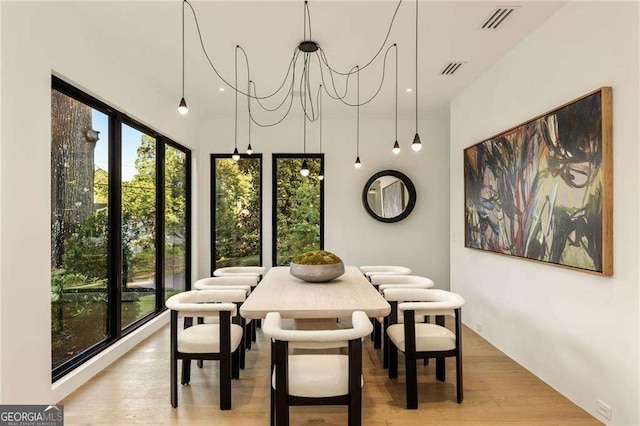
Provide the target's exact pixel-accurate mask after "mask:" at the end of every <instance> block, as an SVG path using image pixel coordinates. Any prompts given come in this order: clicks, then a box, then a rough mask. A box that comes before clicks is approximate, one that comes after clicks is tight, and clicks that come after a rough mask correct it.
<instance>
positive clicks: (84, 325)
mask: <svg viewBox="0 0 640 426" xmlns="http://www.w3.org/2000/svg"><path fill="white" fill-rule="evenodd" d="M190 156H191V153H190V151H189V150H188V149H186V148H184V147H182V146H180V145H178V144H176V143H175V142H173V141H171V140H170V139H168V138H167V137H165V136H163V135H161V134H159V133H157V132H155V131H153V130H152V129H149V128H147V127H146V126H144V125H142V124H140V123H137V122H135V121H134V120H132V119H130V118H128V117H127V116H126V115H124V114H122V113H120V112H118V111H117V110H115V109H114V108H112V107H110V106H108V105H107V104H105V103H103V102H101V101H99V100H97V99H95V98H93V97H91V96H89V95H87V94H86V93H84V92H82V91H80V90H78V89H76V88H74V87H73V86H71V85H69V84H68V83H65V82H64V81H62V80H60V79H58V78H56V77H53V78H52V92H51V342H52V343H51V355H52V376H53V378H54V380H55V379H57V378H59V377H61V376H62V375H64V374H66V373H67V372H69V371H71V370H72V369H73V368H75V367H76V366H77V365H79V364H80V363H82V362H84V361H86V360H87V359H89V358H90V357H91V356H93V355H95V354H96V353H98V352H99V351H101V350H102V349H104V348H105V347H107V346H108V345H109V344H111V343H113V342H114V341H116V340H118V339H119V338H120V337H121V336H122V335H123V334H126V333H128V332H129V331H131V330H133V329H135V328H136V327H137V326H138V325H140V324H142V323H143V322H144V321H145V320H147V319H150V318H152V317H153V316H155V314H157V313H159V312H160V311H162V310H163V309H164V300H165V295H169V294H173V293H175V292H176V291H180V290H184V289H187V288H189V282H190V252H189V247H190V220H189V217H190V198H191V192H190V191H191V189H190V187H191V185H190V177H189V175H190V173H191V169H190V162H191V157H190Z"/></svg>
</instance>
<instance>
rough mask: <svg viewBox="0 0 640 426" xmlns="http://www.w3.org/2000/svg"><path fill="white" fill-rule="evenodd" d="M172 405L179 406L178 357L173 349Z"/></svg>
mask: <svg viewBox="0 0 640 426" xmlns="http://www.w3.org/2000/svg"><path fill="white" fill-rule="evenodd" d="M170 368H171V406H172V407H173V408H177V407H178V357H177V356H176V353H175V351H174V350H173V349H172V350H171V367H170Z"/></svg>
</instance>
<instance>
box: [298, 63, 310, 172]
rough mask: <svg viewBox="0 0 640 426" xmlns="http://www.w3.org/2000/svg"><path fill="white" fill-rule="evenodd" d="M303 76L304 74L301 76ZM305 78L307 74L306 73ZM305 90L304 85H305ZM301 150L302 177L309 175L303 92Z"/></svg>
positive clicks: (305, 107)
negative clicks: (302, 154)
mask: <svg viewBox="0 0 640 426" xmlns="http://www.w3.org/2000/svg"><path fill="white" fill-rule="evenodd" d="M305 56H306V57H305V61H307V60H308V58H309V54H308V53H307V54H305ZM302 77H303V78H304V75H303V76H302ZM307 78H309V77H308V75H307ZM305 90H306V87H305ZM302 123H303V124H302V150H303V153H304V156H303V159H302V168H301V169H300V174H301V175H302V176H303V177H307V176H309V165H308V164H307V159H306V158H304V157H306V155H307V94H306V93H305V94H304V108H303V110H302Z"/></svg>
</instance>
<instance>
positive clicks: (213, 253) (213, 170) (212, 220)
mask: <svg viewBox="0 0 640 426" xmlns="http://www.w3.org/2000/svg"><path fill="white" fill-rule="evenodd" d="M231 155H232V154H210V172H211V176H210V200H209V204H210V205H209V210H210V212H211V213H210V222H209V231H210V232H209V239H210V243H211V250H210V254H211V258H210V260H209V261H210V264H209V273H210V274H211V276H213V271H215V269H216V258H217V251H216V160H217V159H219V158H231ZM240 158H241V159H243V158H250V159H256V158H257V159H258V160H259V161H260V203H259V210H260V212H259V215H260V254H259V258H260V264H259V265H258V266H263V259H262V255H263V254H264V251H263V249H264V247H263V243H264V240H263V238H264V237H263V236H264V231H263V217H262V214H263V212H264V208H263V205H262V203H263V201H262V200H263V195H264V186H263V180H262V175H263V171H264V167H263V166H264V163H263V161H262V160H263V157H262V154H261V153H255V152H254V153H252V154H251V155H249V154H240Z"/></svg>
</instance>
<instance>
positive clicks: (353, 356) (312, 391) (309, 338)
mask: <svg viewBox="0 0 640 426" xmlns="http://www.w3.org/2000/svg"><path fill="white" fill-rule="evenodd" d="M351 322H352V327H351V328H346V329H331V330H287V329H284V328H282V326H281V318H280V314H279V313H277V312H271V313H269V314H267V317H266V319H265V322H264V326H263V332H264V333H265V335H267V336H268V337H270V338H271V341H272V343H271V366H272V378H271V425H277V426H285V425H288V424H289V406H298V405H348V406H349V408H348V413H349V415H348V424H349V425H350V426H356V425H361V424H362V386H363V383H364V382H363V379H362V338H363V337H364V336H366V335H368V334H369V333H371V330H372V326H371V322H370V321H369V318H368V317H367V315H366V314H365V313H364V312H362V311H356V312H354V313H353V315H352V317H351ZM345 342H347V346H348V351H349V354H348V355H341V354H304V355H302V354H301V355H289V345H291V346H295V347H296V348H307V349H316V348H323V349H326V348H339V347H344V346H345Z"/></svg>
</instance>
